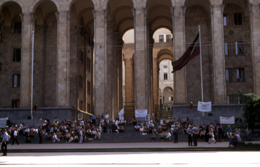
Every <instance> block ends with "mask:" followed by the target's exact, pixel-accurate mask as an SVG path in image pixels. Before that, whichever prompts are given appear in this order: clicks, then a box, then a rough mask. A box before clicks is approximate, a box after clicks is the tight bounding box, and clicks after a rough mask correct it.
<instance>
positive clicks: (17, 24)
mask: <svg viewBox="0 0 260 167" xmlns="http://www.w3.org/2000/svg"><path fill="white" fill-rule="evenodd" d="M21 32H22V22H14V33H15V34H21Z"/></svg>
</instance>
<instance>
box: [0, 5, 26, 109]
mask: <svg viewBox="0 0 260 167" xmlns="http://www.w3.org/2000/svg"><path fill="white" fill-rule="evenodd" d="M0 9H1V11H0V71H1V72H0V78H1V87H0V92H2V96H1V97H0V106H1V107H3V108H19V107H20V92H21V88H20V85H21V81H22V80H21V77H20V76H21V73H22V71H21V68H20V66H21V62H22V60H23V58H22V56H21V54H22V52H21V50H22V43H21V40H22V39H21V38H22V18H21V17H22V8H21V6H20V5H19V4H18V3H16V2H13V1H9V2H5V3H3V4H2V5H1V7H0ZM7 88H11V89H12V91H6V89H7Z"/></svg>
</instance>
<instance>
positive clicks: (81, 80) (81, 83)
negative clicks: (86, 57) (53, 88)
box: [79, 76, 83, 88]
mask: <svg viewBox="0 0 260 167" xmlns="http://www.w3.org/2000/svg"><path fill="white" fill-rule="evenodd" d="M79 87H80V88H83V77H82V76H79Z"/></svg>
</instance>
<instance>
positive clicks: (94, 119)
mask: <svg viewBox="0 0 260 167" xmlns="http://www.w3.org/2000/svg"><path fill="white" fill-rule="evenodd" d="M91 119H92V123H93V124H94V125H95V126H96V116H95V115H94V114H93V115H92V117H91Z"/></svg>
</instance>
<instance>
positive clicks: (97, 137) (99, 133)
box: [96, 130, 101, 139]
mask: <svg viewBox="0 0 260 167" xmlns="http://www.w3.org/2000/svg"><path fill="white" fill-rule="evenodd" d="M96 139H101V131H100V130H97V134H96Z"/></svg>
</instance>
